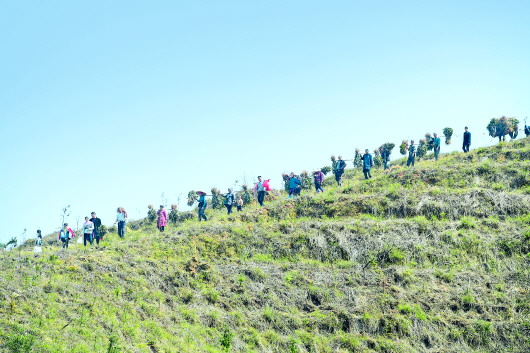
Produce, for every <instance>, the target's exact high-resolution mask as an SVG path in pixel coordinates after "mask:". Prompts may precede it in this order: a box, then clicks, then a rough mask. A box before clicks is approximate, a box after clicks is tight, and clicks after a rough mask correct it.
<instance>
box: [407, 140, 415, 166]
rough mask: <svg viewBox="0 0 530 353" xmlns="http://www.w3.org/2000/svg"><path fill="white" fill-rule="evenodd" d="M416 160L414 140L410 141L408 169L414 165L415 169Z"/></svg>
mask: <svg viewBox="0 0 530 353" xmlns="http://www.w3.org/2000/svg"><path fill="white" fill-rule="evenodd" d="M415 159H416V147H414V140H411V141H410V146H409V158H408V159H407V167H408V166H410V165H411V164H412V166H413V167H414V160H415Z"/></svg>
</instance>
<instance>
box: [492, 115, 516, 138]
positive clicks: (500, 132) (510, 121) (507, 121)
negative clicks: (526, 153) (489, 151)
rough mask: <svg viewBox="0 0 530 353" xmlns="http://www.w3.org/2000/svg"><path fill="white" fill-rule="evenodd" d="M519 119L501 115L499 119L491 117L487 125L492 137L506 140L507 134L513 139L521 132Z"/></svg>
mask: <svg viewBox="0 0 530 353" xmlns="http://www.w3.org/2000/svg"><path fill="white" fill-rule="evenodd" d="M518 124H519V120H517V119H516V118H508V117H506V116H504V115H503V116H501V117H500V118H498V119H495V118H493V119H491V120H490V123H489V124H488V126H487V127H486V128H487V129H488V131H489V135H490V136H491V137H498V138H499V141H501V140H505V137H506V135H509V136H510V137H511V138H512V139H514V138H516V137H517V135H518V134H519V125H518Z"/></svg>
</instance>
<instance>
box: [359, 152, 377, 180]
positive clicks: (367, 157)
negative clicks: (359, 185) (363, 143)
mask: <svg viewBox="0 0 530 353" xmlns="http://www.w3.org/2000/svg"><path fill="white" fill-rule="evenodd" d="M361 160H362V161H363V173H364V179H369V178H371V177H372V174H370V169H371V168H372V167H373V165H374V159H373V157H372V155H371V154H370V152H369V151H368V149H365V150H364V154H363V155H362V156H361Z"/></svg>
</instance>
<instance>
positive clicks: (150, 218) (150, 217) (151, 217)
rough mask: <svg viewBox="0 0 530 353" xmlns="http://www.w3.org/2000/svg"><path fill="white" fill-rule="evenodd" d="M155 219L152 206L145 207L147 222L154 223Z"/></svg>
mask: <svg viewBox="0 0 530 353" xmlns="http://www.w3.org/2000/svg"><path fill="white" fill-rule="evenodd" d="M156 218H157V215H156V211H155V209H154V207H153V205H147V220H148V221H149V222H154V221H155V220H156Z"/></svg>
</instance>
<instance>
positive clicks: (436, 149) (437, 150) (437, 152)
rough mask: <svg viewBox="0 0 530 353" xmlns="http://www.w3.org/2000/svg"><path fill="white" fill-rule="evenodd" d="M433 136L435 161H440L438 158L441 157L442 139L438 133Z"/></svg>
mask: <svg viewBox="0 0 530 353" xmlns="http://www.w3.org/2000/svg"><path fill="white" fill-rule="evenodd" d="M433 135H434V138H433V139H432V145H433V150H434V159H435V160H438V156H439V155H440V138H439V137H438V134H437V133H436V132H435V133H434V134H433Z"/></svg>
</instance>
